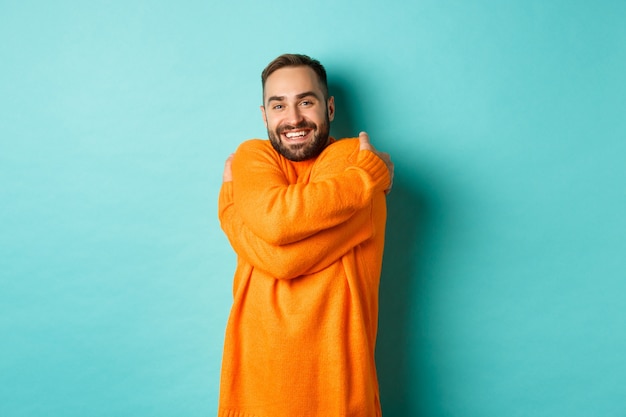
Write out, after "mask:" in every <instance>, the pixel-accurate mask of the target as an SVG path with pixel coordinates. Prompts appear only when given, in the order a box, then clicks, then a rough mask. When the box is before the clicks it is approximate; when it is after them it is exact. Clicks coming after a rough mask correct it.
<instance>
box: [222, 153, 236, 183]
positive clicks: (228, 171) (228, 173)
mask: <svg viewBox="0 0 626 417" xmlns="http://www.w3.org/2000/svg"><path fill="white" fill-rule="evenodd" d="M234 156H235V154H234V153H231V154H230V156H229V157H228V158H227V159H226V163H225V164H224V174H223V175H222V181H223V182H229V181H232V180H233V169H232V164H233V157H234Z"/></svg>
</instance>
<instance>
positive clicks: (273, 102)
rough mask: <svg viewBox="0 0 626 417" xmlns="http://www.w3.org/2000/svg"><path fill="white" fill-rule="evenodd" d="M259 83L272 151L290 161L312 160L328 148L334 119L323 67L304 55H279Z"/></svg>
mask: <svg viewBox="0 0 626 417" xmlns="http://www.w3.org/2000/svg"><path fill="white" fill-rule="evenodd" d="M261 80H262V82H263V105H262V106H261V113H262V115H263V121H264V122H265V126H266V127H267V134H268V136H269V139H270V142H271V143H272V146H273V147H274V149H276V151H278V152H280V153H281V154H282V155H283V156H284V157H285V158H287V159H290V160H292V161H304V160H307V159H311V158H315V157H316V156H317V155H319V154H320V153H321V152H322V150H324V148H325V147H326V146H327V145H328V142H329V131H330V122H331V121H332V120H333V118H334V116H335V100H334V98H333V97H329V96H328V86H327V81H326V70H325V69H324V67H323V66H322V64H320V63H319V61H317V60H314V59H311V58H309V57H308V56H306V55H294V54H285V55H281V56H279V57H278V58H276V59H275V60H273V61H272V62H270V64H269V65H268V66H267V67H266V68H265V69H264V70H263V73H262V74H261Z"/></svg>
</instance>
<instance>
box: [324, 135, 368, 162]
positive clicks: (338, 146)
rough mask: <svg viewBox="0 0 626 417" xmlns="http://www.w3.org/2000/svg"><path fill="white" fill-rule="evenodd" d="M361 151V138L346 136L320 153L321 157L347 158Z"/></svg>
mask: <svg viewBox="0 0 626 417" xmlns="http://www.w3.org/2000/svg"><path fill="white" fill-rule="evenodd" d="M358 151H359V139H358V138H344V139H339V140H335V141H333V142H332V143H331V144H330V145H328V146H327V147H326V149H324V151H323V152H322V153H321V154H320V158H326V157H331V158H346V159H349V158H350V157H351V156H353V155H356V153H357V152H358Z"/></svg>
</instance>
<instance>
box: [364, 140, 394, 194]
mask: <svg viewBox="0 0 626 417" xmlns="http://www.w3.org/2000/svg"><path fill="white" fill-rule="evenodd" d="M357 166H359V167H360V168H362V169H363V170H365V172H367V173H368V174H369V175H370V177H371V179H372V182H373V186H374V191H385V190H386V189H387V188H389V182H390V181H391V179H390V177H389V169H388V168H387V165H386V164H385V162H384V161H383V160H382V159H380V158H379V157H378V156H377V155H376V154H375V153H374V152H372V151H368V150H361V151H359V154H358V156H357Z"/></svg>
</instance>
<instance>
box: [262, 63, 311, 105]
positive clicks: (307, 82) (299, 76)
mask: <svg viewBox="0 0 626 417" xmlns="http://www.w3.org/2000/svg"><path fill="white" fill-rule="evenodd" d="M264 90H265V93H264V97H263V100H264V101H265V100H266V99H267V97H285V98H289V97H295V96H297V95H298V94H301V93H304V92H307V91H311V92H315V93H318V94H319V95H320V97H321V96H322V90H321V87H320V83H319V80H318V78H317V74H316V73H315V71H313V70H312V69H311V68H309V67H307V66H298V67H284V68H281V69H278V70H276V71H274V72H273V73H272V74H270V76H269V77H267V80H265V88H264Z"/></svg>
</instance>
